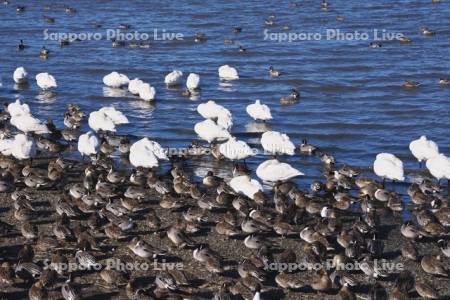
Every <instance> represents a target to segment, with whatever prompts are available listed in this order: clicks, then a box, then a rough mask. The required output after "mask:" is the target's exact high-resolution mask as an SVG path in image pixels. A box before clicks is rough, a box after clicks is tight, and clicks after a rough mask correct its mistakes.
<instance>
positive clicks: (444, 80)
mask: <svg viewBox="0 0 450 300" xmlns="http://www.w3.org/2000/svg"><path fill="white" fill-rule="evenodd" d="M439 84H440V85H450V79H448V78H440V79H439Z"/></svg>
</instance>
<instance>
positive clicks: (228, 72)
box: [219, 65, 239, 80]
mask: <svg viewBox="0 0 450 300" xmlns="http://www.w3.org/2000/svg"><path fill="white" fill-rule="evenodd" d="M219 77H220V78H221V79H225V80H234V79H239V75H238V72H237V70H236V69H235V68H233V67H230V66H229V65H223V66H221V67H220V68H219Z"/></svg>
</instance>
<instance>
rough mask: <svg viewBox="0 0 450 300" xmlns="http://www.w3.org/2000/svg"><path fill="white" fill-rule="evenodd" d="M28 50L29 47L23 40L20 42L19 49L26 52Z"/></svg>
mask: <svg viewBox="0 0 450 300" xmlns="http://www.w3.org/2000/svg"><path fill="white" fill-rule="evenodd" d="M26 48H28V45H25V44H24V42H23V40H20V42H19V45H17V49H18V50H19V51H22V50H25V49H26Z"/></svg>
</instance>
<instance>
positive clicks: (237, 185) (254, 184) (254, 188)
mask: <svg viewBox="0 0 450 300" xmlns="http://www.w3.org/2000/svg"><path fill="white" fill-rule="evenodd" d="M229 185H230V187H231V188H232V189H233V190H234V191H235V192H236V193H239V194H243V195H245V196H247V197H248V198H250V199H253V196H254V195H255V194H256V193H257V192H259V191H263V187H262V185H261V183H259V181H258V180H256V179H251V178H250V176H248V175H242V176H237V177H233V178H232V179H231V180H230V183H229Z"/></svg>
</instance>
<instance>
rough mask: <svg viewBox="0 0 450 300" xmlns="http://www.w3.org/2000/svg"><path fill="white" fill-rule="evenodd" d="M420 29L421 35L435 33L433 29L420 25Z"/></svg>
mask: <svg viewBox="0 0 450 300" xmlns="http://www.w3.org/2000/svg"><path fill="white" fill-rule="evenodd" d="M420 31H421V32H422V34H423V35H427V36H432V35H435V34H436V32H435V31H433V30H431V29H430V28H428V27H422V28H420Z"/></svg>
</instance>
